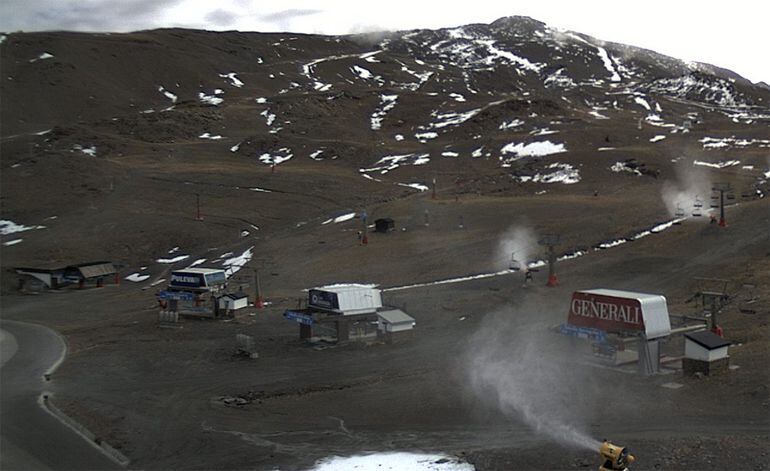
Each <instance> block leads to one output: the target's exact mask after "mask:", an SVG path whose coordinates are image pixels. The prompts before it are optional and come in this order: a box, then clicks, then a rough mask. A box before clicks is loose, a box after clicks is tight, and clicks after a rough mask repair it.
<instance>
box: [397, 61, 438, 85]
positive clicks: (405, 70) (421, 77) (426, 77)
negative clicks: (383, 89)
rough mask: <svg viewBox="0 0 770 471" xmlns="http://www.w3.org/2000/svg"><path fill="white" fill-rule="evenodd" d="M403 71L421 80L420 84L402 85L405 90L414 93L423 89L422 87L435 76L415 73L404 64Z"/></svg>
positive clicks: (428, 73)
mask: <svg viewBox="0 0 770 471" xmlns="http://www.w3.org/2000/svg"><path fill="white" fill-rule="evenodd" d="M401 71H402V72H406V73H408V74H409V75H412V76H413V77H415V78H417V80H419V82H418V83H405V84H401V87H402V88H405V89H407V90H412V91H417V90H419V88H420V87H422V85H423V84H424V83H425V82H427V81H428V80H429V79H430V78H431V77H432V76H433V72H423V73H420V72H415V71H414V70H412V69H410V68H409V67H407V66H406V65H404V64H401Z"/></svg>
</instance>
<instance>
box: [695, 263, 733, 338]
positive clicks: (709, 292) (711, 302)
mask: <svg viewBox="0 0 770 471" xmlns="http://www.w3.org/2000/svg"><path fill="white" fill-rule="evenodd" d="M694 279H695V281H697V282H698V284H699V285H700V290H699V291H698V294H699V295H700V297H701V301H702V302H703V314H704V315H705V316H706V317H709V320H710V322H709V325H710V326H711V331H712V332H714V333H715V334H717V335H719V336H720V337H722V336H723V335H724V334H723V331H722V327H721V326H720V325H719V323H718V320H717V315H718V314H719V313H720V312H721V311H722V308H723V307H724V305H725V303H726V302H727V301H728V299H729V295H728V294H727V285H728V283H729V282H730V280H725V279H722V278H702V277H695V278H694Z"/></svg>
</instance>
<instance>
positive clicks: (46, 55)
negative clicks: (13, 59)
mask: <svg viewBox="0 0 770 471" xmlns="http://www.w3.org/2000/svg"><path fill="white" fill-rule="evenodd" d="M46 59H53V54H51V53H49V52H44V53H42V54H40V55H39V56H37V57H35V58H34V59H30V60H29V61H30V62H37V61H42V60H46Z"/></svg>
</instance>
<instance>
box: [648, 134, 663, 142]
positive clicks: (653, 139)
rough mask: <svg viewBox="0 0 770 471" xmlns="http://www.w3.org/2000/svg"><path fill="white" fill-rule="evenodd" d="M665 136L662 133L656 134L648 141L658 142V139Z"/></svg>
mask: <svg viewBox="0 0 770 471" xmlns="http://www.w3.org/2000/svg"><path fill="white" fill-rule="evenodd" d="M665 138H666V136H664V135H662V134H658V135H657V136H655V137H651V138H650V142H658V141H662V140H663V139H665Z"/></svg>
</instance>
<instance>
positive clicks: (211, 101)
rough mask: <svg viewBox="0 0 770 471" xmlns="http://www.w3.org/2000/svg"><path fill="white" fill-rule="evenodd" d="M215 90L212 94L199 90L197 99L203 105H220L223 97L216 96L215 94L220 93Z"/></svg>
mask: <svg viewBox="0 0 770 471" xmlns="http://www.w3.org/2000/svg"><path fill="white" fill-rule="evenodd" d="M217 91H220V92H221V90H219V89H217ZM217 91H215V92H214V94H213V95H206V94H205V93H203V92H199V93H198V99H199V100H200V102H201V103H203V104H205V105H212V106H217V105H220V104H222V102H224V101H225V100H224V99H223V98H219V97H218V96H216V95H220V94H221V93H217Z"/></svg>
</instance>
